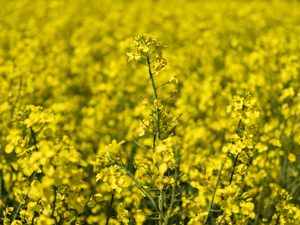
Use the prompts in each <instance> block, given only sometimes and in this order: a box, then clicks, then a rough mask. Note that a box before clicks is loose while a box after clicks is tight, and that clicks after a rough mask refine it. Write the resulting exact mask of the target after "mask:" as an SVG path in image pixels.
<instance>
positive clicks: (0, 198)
mask: <svg viewBox="0 0 300 225" xmlns="http://www.w3.org/2000/svg"><path fill="white" fill-rule="evenodd" d="M2 176H3V175H2V171H1V172H0V200H1V201H2V203H3V204H4V201H3V200H2ZM0 218H2V205H0Z"/></svg>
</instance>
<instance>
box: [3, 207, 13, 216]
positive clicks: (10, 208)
mask: <svg viewBox="0 0 300 225" xmlns="http://www.w3.org/2000/svg"><path fill="white" fill-rule="evenodd" d="M13 211H14V207H6V208H5V213H6V214H7V215H11V213H12V212H13Z"/></svg>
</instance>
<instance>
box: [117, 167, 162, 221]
mask: <svg viewBox="0 0 300 225" xmlns="http://www.w3.org/2000/svg"><path fill="white" fill-rule="evenodd" d="M119 166H120V167H121V168H122V169H123V170H124V171H125V172H126V173H127V175H128V176H130V177H131V179H132V180H133V181H134V183H135V184H136V185H137V186H138V187H139V188H140V189H141V190H143V192H144V194H145V195H146V196H147V197H148V199H149V200H150V201H151V203H152V204H153V206H154V208H155V210H156V212H159V214H160V215H161V217H162V218H163V220H165V218H164V215H163V213H162V212H161V211H160V210H159V209H158V207H157V204H156V202H155V200H154V199H153V197H152V196H151V194H150V193H149V192H148V191H147V190H146V189H145V188H144V187H143V185H142V184H141V183H140V182H139V181H138V180H137V179H136V178H135V177H134V175H133V174H132V173H130V171H128V170H127V169H126V168H125V167H124V166H123V165H119Z"/></svg>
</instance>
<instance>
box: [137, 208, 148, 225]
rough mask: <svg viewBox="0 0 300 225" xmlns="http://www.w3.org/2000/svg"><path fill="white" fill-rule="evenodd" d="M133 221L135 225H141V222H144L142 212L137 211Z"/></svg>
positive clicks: (144, 218)
mask: <svg viewBox="0 0 300 225" xmlns="http://www.w3.org/2000/svg"><path fill="white" fill-rule="evenodd" d="M134 219H135V222H136V224H137V225H142V224H143V222H144V221H145V220H146V217H145V214H144V213H143V211H142V210H140V209H138V210H137V211H136V214H135V215H134Z"/></svg>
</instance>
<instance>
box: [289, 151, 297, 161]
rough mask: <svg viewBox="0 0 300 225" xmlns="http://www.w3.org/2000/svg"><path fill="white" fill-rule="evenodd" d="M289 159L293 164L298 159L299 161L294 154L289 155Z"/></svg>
mask: <svg viewBox="0 0 300 225" xmlns="http://www.w3.org/2000/svg"><path fill="white" fill-rule="evenodd" d="M287 158H288V160H289V161H290V162H291V163H293V162H295V161H296V159H297V157H296V156H295V155H294V154H292V153H289V155H288V157H287Z"/></svg>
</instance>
